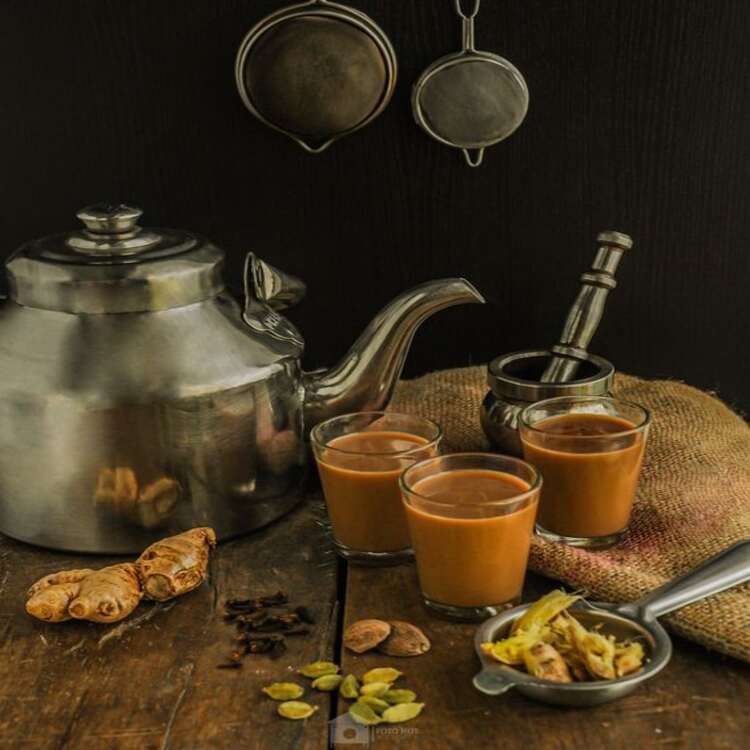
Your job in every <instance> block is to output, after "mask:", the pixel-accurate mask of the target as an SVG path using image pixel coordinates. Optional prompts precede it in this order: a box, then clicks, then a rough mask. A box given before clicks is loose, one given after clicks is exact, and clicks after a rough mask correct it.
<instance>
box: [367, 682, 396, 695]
mask: <svg viewBox="0 0 750 750" xmlns="http://www.w3.org/2000/svg"><path fill="white" fill-rule="evenodd" d="M390 689H391V683H390V682H369V683H367V685H362V687H361V688H360V689H359V694H360V695H374V696H375V697H376V698H380V697H382V696H383V695H385V693H387V692H388V691H389V690H390Z"/></svg>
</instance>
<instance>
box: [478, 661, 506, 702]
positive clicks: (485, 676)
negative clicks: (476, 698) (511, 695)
mask: <svg viewBox="0 0 750 750" xmlns="http://www.w3.org/2000/svg"><path fill="white" fill-rule="evenodd" d="M472 682H473V683H474V687H475V688H476V689H477V690H479V692H480V693H484V694H485V695H502V694H503V693H505V692H507V691H508V690H510V689H511V688H512V687H515V684H516V683H515V682H513V680H509V679H508V677H507V676H506V675H504V674H503V673H502V672H501V671H500V669H499V668H498V667H494V666H493V667H485V668H484V669H483V670H482V671H481V672H478V673H477V674H475V675H474V679H473V680H472Z"/></svg>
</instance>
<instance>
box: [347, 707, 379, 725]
mask: <svg viewBox="0 0 750 750" xmlns="http://www.w3.org/2000/svg"><path fill="white" fill-rule="evenodd" d="M349 716H351V717H352V719H353V720H354V721H356V722H357V724H364V725H365V726H371V725H373V724H380V722H381V718H380V717H379V716H378V715H377V714H376V713H375V711H373V710H372V708H370V706H368V705H366V704H364V703H352V705H351V706H350V707H349Z"/></svg>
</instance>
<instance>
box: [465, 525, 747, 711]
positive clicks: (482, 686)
mask: <svg viewBox="0 0 750 750" xmlns="http://www.w3.org/2000/svg"><path fill="white" fill-rule="evenodd" d="M748 580H750V540H746V541H743V542H738V543H737V544H735V545H733V546H731V547H729V548H727V549H726V550H724V552H722V553H721V554H719V555H717V556H716V557H713V558H711V559H710V560H708V561H706V562H705V563H703V564H702V565H699V566H698V567H697V568H695V569H694V570H692V571H691V572H690V573H687V574H686V575H684V576H681V577H679V578H675V579H674V580H672V581H670V582H669V583H667V584H665V585H664V586H662V587H661V588H658V589H656V590H655V591H652V592H651V593H650V594H647V595H646V596H644V597H643V598H641V599H638V600H637V601H635V602H630V603H629V604H609V603H605V604H600V603H594V604H587V603H585V602H580V603H579V604H577V605H575V606H574V607H573V609H574V611H575V616H576V618H577V619H578V620H580V621H581V623H582V624H583V625H585V626H586V627H591V626H593V625H594V624H595V623H602V628H601V632H603V633H604V634H607V635H610V634H611V635H614V636H615V637H616V638H617V639H618V640H622V639H627V638H629V639H633V638H638V639H639V640H640V641H641V643H642V644H643V647H644V650H645V651H646V659H647V661H646V663H645V664H644V666H643V668H642V669H640V670H639V671H638V672H636V673H634V674H631V675H627V676H626V677H620V678H619V679H616V680H602V681H597V682H594V681H592V682H574V683H559V682H550V681H548V680H538V679H536V678H534V677H532V676H531V675H528V674H526V673H525V672H521V671H519V670H517V669H513V668H512V667H507V666H504V665H502V664H500V663H499V662H497V661H495V660H494V659H492V658H491V657H489V656H487V655H485V654H484V653H482V650H481V648H480V646H481V644H482V643H487V642H490V641H496V640H499V639H501V638H504V637H506V636H507V635H508V634H509V632H510V628H511V626H512V624H513V622H514V621H515V620H516V619H517V618H519V617H520V616H521V615H522V614H523V613H524V612H526V610H527V609H528V608H529V607H530V606H531V604H522V605H521V606H519V607H514V608H513V609H509V610H508V611H507V612H503V613H502V614H500V615H497V616H496V617H492V618H491V619H489V620H487V621H486V622H484V623H483V624H482V625H481V626H480V627H479V629H478V630H477V634H476V637H475V639H474V648H475V650H476V652H477V655H478V656H479V660H480V661H481V662H482V670H481V671H480V672H479V673H478V674H477V675H476V676H475V677H474V686H475V687H476V688H477V690H479V691H481V692H482V693H486V694H487V695H500V694H501V693H504V692H506V691H507V690H509V689H510V688H512V687H515V688H516V689H517V690H518V691H519V692H520V693H522V694H523V695H525V696H527V697H529V698H533V699H534V700H538V701H542V702H544V703H552V704H557V705H562V706H596V705H598V704H600V703H608V702H609V701H612V700H615V699H617V698H622V697H623V696H625V695H628V693H631V692H632V691H633V690H635V689H636V688H637V687H638V686H639V685H640V684H641V683H642V682H644V681H645V680H648V679H649V678H651V677H654V676H655V675H657V674H658V673H659V672H661V670H662V669H664V667H666V666H667V664H668V663H669V660H670V658H671V656H672V641H671V640H670V638H669V635H667V631H666V630H664V628H663V627H662V626H661V625H660V624H659V622H658V619H657V618H659V617H661V616H662V615H665V614H668V613H669V612H674V611H675V610H677V609H680V608H682V607H684V606H686V605H688V604H692V603H693V602H697V601H699V600H701V599H705V598H706V597H708V596H711V595H712V594H717V593H718V592H720V591H724V590H725V589H728V588H731V587H732V586H737V585H738V584H740V583H744V582H745V581H748Z"/></svg>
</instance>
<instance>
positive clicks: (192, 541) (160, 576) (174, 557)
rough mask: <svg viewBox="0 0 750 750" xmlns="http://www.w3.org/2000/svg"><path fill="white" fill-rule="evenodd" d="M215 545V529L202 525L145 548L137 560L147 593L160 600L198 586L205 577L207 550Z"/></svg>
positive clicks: (151, 597) (149, 596)
mask: <svg viewBox="0 0 750 750" xmlns="http://www.w3.org/2000/svg"><path fill="white" fill-rule="evenodd" d="M215 544H216V534H215V533H214V530H213V529H211V528H208V527H203V528H197V529H191V530H190V531H186V532H184V533H183V534H178V535H177V536H171V537H169V538H167V539H162V540H161V541H160V542H156V543H154V544H152V545H151V546H150V547H147V548H146V550H145V551H144V552H143V554H142V555H141V556H140V557H139V558H138V560H137V561H136V565H137V566H138V573H139V575H140V578H141V581H142V582H143V589H144V592H145V594H146V596H147V597H148V598H149V599H155V600H156V601H159V602H163V601H166V600H167V599H172V598H174V597H175V596H180V595H181V594H185V593H187V592H188V591H192V590H193V589H194V588H197V587H198V586H200V585H201V583H203V581H204V580H205V579H206V572H207V570H208V553H209V550H210V549H211V547H213V546H215Z"/></svg>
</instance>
